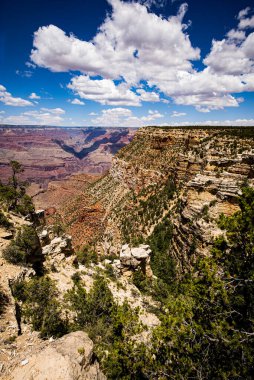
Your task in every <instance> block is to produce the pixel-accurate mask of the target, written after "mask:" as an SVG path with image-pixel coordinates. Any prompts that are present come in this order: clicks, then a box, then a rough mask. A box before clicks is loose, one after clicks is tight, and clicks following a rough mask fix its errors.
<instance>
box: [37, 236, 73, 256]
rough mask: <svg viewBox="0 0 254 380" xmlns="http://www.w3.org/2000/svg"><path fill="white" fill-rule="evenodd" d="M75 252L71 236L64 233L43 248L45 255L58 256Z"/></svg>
mask: <svg viewBox="0 0 254 380" xmlns="http://www.w3.org/2000/svg"><path fill="white" fill-rule="evenodd" d="M72 252H73V250H72V244H71V236H69V235H63V236H60V237H55V238H54V239H53V240H52V241H51V242H50V244H48V245H46V246H45V247H43V249H42V253H43V255H49V256H57V255H60V254H64V255H66V256H68V255H71V254H72Z"/></svg>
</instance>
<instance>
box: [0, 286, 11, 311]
mask: <svg viewBox="0 0 254 380" xmlns="http://www.w3.org/2000/svg"><path fill="white" fill-rule="evenodd" d="M8 302H9V298H8V296H7V295H6V294H5V292H4V291H3V290H2V288H1V287H0V316H1V314H3V312H4V310H5V308H6V306H7V304H8Z"/></svg>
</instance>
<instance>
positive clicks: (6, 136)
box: [0, 125, 135, 183]
mask: <svg viewBox="0 0 254 380" xmlns="http://www.w3.org/2000/svg"><path fill="white" fill-rule="evenodd" d="M134 133H135V130H134V129H127V128H93V127H91V128H65V127H42V126H36V127H29V126H4V125H2V126H0V178H1V180H2V181H6V180H7V179H8V178H9V176H10V168H9V165H8V164H9V162H10V161H11V160H17V161H19V162H20V163H21V164H22V165H23V166H24V169H25V171H24V173H23V179H26V180H28V181H29V182H37V183H43V182H45V181H46V182H47V181H49V180H52V179H59V178H64V177H67V176H69V175H70V174H73V173H77V172H85V173H96V174H98V173H99V174H101V173H104V172H105V171H106V170H108V169H109V168H110V166H111V161H112V157H113V155H114V154H115V153H116V152H117V151H118V150H119V149H120V148H122V147H123V146H125V145H126V144H128V143H129V142H130V141H131V139H132V138H133V135H134Z"/></svg>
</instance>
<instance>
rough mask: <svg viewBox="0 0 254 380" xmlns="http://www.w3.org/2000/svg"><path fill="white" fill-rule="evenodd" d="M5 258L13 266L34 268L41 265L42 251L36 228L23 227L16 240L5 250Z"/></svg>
mask: <svg viewBox="0 0 254 380" xmlns="http://www.w3.org/2000/svg"><path fill="white" fill-rule="evenodd" d="M3 257H4V258H5V260H7V261H8V262H10V263H12V264H20V265H29V264H31V265H34V266H37V265H39V264H41V262H42V260H43V256H42V249H41V245H40V240H39V238H38V235H37V232H36V230H35V229H34V227H32V226H23V228H22V229H21V230H20V231H18V233H17V236H16V237H15V239H14V240H12V241H11V243H10V244H9V246H8V247H7V248H5V249H4V251H3Z"/></svg>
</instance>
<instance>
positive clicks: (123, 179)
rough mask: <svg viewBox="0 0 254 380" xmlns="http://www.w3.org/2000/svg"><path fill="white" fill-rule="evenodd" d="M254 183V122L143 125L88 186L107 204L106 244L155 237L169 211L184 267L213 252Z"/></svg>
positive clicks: (175, 253)
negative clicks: (222, 224)
mask: <svg viewBox="0 0 254 380" xmlns="http://www.w3.org/2000/svg"><path fill="white" fill-rule="evenodd" d="M246 182H248V184H249V185H250V186H252V185H254V128H242V129H240V128H231V129H229V128H228V129H225V128H207V129H204V128H202V129H195V128H193V129H191V128H185V129H181V128H164V129H162V128H142V129H140V130H139V131H138V132H137V133H136V135H135V137H134V139H133V141H132V142H131V143H130V144H129V145H127V146H125V147H124V148H123V149H121V150H120V151H119V152H118V154H117V155H116V156H115V157H114V159H113V162H112V167H111V169H110V172H109V174H108V175H107V176H105V177H104V178H102V179H101V180H99V181H97V182H96V183H95V184H94V185H92V186H91V187H90V188H89V189H88V190H89V195H90V196H92V197H93V200H94V202H97V203H98V202H99V203H101V204H102V205H103V207H104V210H105V216H104V223H105V227H104V232H103V238H102V239H101V247H102V249H103V250H104V251H106V252H111V253H112V252H116V251H117V250H119V249H120V245H121V244H123V243H133V244H134V245H135V244H136V242H137V241H142V240H145V239H146V238H147V237H149V236H150V235H151V234H152V233H153V231H154V228H155V226H156V225H158V224H159V223H161V222H163V221H164V220H165V218H167V219H168V220H170V222H171V223H172V225H173V237H172V240H171V244H170V246H169V252H170V255H171V256H172V257H173V258H174V259H175V260H176V264H177V267H178V269H179V271H181V270H184V267H185V266H186V265H189V264H190V263H191V262H192V260H194V259H195V257H196V256H197V254H198V255H200V254H202V255H207V254H209V251H210V246H211V243H212V242H213V240H214V238H215V237H216V236H218V235H219V234H221V233H222V231H221V230H220V229H219V228H218V226H217V221H218V218H219V215H220V214H221V213H224V214H226V215H232V214H233V213H234V212H236V211H237V210H238V209H239V207H238V203H237V197H238V195H239V194H241V187H242V186H243V184H244V183H246Z"/></svg>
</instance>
